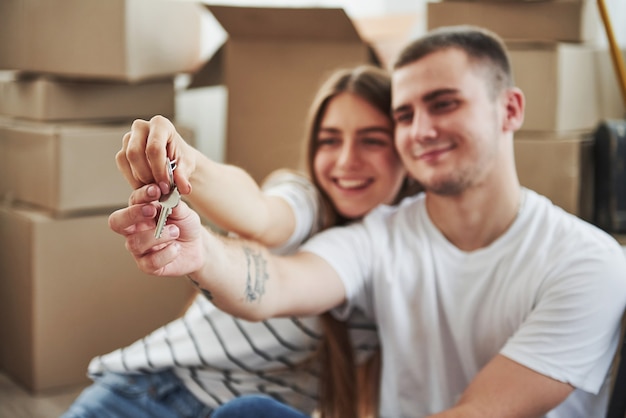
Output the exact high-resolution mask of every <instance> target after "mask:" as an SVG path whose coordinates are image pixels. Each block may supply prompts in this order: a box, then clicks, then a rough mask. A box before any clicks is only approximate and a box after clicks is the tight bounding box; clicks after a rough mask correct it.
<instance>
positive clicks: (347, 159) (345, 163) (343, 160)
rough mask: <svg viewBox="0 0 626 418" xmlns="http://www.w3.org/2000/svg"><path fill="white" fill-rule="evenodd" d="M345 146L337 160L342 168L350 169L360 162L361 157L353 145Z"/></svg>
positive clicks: (345, 144) (346, 144)
mask: <svg viewBox="0 0 626 418" xmlns="http://www.w3.org/2000/svg"><path fill="white" fill-rule="evenodd" d="M348 142H349V141H346V143H344V144H343V146H342V147H341V150H340V152H339V157H338V158H337V165H338V166H342V167H350V166H354V165H357V164H358V163H359V161H360V156H359V152H358V150H357V148H356V147H355V146H354V144H352V143H348Z"/></svg>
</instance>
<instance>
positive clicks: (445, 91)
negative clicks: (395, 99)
mask: <svg viewBox="0 0 626 418" xmlns="http://www.w3.org/2000/svg"><path fill="white" fill-rule="evenodd" d="M458 92H459V90H458V89H454V88H442V89H437V90H433V91H431V92H429V93H426V94H425V95H424V96H422V101H423V102H431V101H433V100H436V99H437V98H439V97H441V96H446V95H449V94H457V93H458ZM410 110H411V106H410V105H408V104H404V105H400V106H398V107H396V108H394V109H393V110H392V113H393V114H394V115H395V114H397V113H402V112H408V111H410Z"/></svg>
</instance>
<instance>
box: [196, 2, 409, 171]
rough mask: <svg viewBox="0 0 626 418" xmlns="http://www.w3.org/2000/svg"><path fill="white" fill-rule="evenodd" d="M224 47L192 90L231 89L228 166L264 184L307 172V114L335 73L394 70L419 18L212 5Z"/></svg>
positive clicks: (227, 105)
mask: <svg viewBox="0 0 626 418" xmlns="http://www.w3.org/2000/svg"><path fill="white" fill-rule="evenodd" d="M206 7H207V9H208V10H209V11H210V12H211V13H212V15H213V16H214V18H215V19H216V21H217V22H218V23H219V25H221V26H222V27H223V29H224V31H225V32H226V33H227V36H228V38H227V40H226V42H225V43H224V44H223V45H221V47H220V48H219V49H218V51H217V53H216V54H215V55H213V56H212V58H211V59H210V60H209V61H208V62H207V64H206V65H205V66H204V67H203V68H202V69H201V70H200V71H198V72H197V73H196V74H194V75H193V80H192V82H191V83H190V85H189V91H191V90H194V89H198V88H201V87H207V86H224V87H225V88H226V90H227V99H226V100H225V103H224V106H225V107H226V109H227V110H226V123H225V126H226V129H225V131H226V134H225V137H226V138H225V141H224V143H225V152H224V160H225V162H227V163H230V164H235V165H237V166H240V167H243V168H245V169H246V170H247V171H248V172H249V173H250V174H251V175H252V177H253V178H254V179H255V180H257V181H258V182H261V181H262V180H263V179H264V178H265V176H267V175H268V174H269V173H270V172H271V171H273V170H275V169H277V168H285V167H288V168H293V169H302V168H303V167H304V161H303V155H304V149H303V145H304V138H305V136H306V135H307V132H305V127H306V120H307V117H308V111H309V107H310V105H311V103H312V101H313V98H314V95H315V93H316V92H317V90H318V88H319V87H320V85H321V83H322V81H323V80H324V79H326V77H327V76H328V75H330V73H331V72H333V71H334V70H336V69H338V68H342V67H352V66H355V65H358V64H365V63H370V64H376V65H381V66H388V65H389V61H390V60H391V59H392V55H393V53H394V52H395V51H396V50H397V49H398V48H399V46H400V45H401V44H403V43H404V42H405V40H406V39H408V36H409V34H410V29H411V26H412V25H413V22H415V21H416V20H417V16H415V15H410V16H396V15H392V16H384V17H380V18H371V19H362V20H360V21H356V20H353V19H351V18H350V17H349V16H348V15H347V14H346V12H345V11H344V10H343V9H340V8H316V7H310V8H308V7H302V8H291V7H287V8H282V7H265V8H263V7H233V6H216V5H206Z"/></svg>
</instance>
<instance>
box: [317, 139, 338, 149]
mask: <svg viewBox="0 0 626 418" xmlns="http://www.w3.org/2000/svg"><path fill="white" fill-rule="evenodd" d="M339 142H340V141H339V140H338V139H337V138H318V139H317V145H318V146H319V147H322V146H331V145H336V144H339Z"/></svg>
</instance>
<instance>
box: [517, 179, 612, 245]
mask: <svg viewBox="0 0 626 418" xmlns="http://www.w3.org/2000/svg"><path fill="white" fill-rule="evenodd" d="M526 193H527V198H528V200H529V203H530V206H531V207H530V208H529V209H530V210H531V216H532V223H533V224H534V226H535V228H533V229H535V231H537V233H538V234H541V235H542V236H543V239H544V240H547V241H551V242H552V245H557V246H558V245H562V246H566V247H568V248H569V249H570V251H571V250H572V249H574V248H578V249H580V251H581V252H586V251H594V250H599V251H604V250H610V252H613V251H615V250H616V249H617V250H620V251H618V252H621V251H622V250H621V247H620V245H619V244H618V242H617V240H616V239H615V238H614V237H612V236H611V235H610V234H609V233H607V232H605V231H603V230H602V229H600V228H599V227H597V226H596V225H593V224H592V223H590V222H588V221H586V220H584V219H581V218H580V217H578V216H576V215H574V214H572V213H569V212H567V211H565V210H564V209H562V208H561V207H559V206H556V205H554V204H553V203H552V202H551V201H550V200H549V199H548V198H547V197H545V196H542V195H540V194H538V193H536V192H533V191H531V190H528V191H527V192H526Z"/></svg>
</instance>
